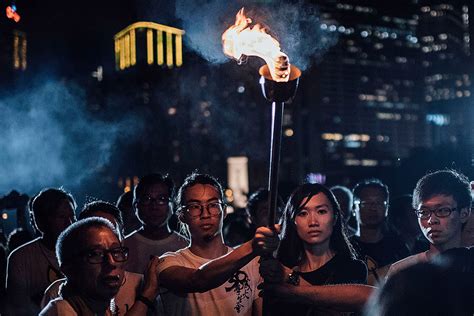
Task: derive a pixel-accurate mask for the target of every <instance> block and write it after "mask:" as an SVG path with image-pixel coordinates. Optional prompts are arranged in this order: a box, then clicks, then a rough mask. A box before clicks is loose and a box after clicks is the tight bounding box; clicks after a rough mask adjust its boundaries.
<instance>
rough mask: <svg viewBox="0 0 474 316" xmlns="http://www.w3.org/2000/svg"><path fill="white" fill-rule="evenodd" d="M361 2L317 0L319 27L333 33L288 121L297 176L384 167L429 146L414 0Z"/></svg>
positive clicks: (332, 173)
mask: <svg viewBox="0 0 474 316" xmlns="http://www.w3.org/2000/svg"><path fill="white" fill-rule="evenodd" d="M359 3H362V2H359ZM363 3H364V4H356V2H354V1H342V2H341V1H333V0H327V1H323V2H320V3H319V4H320V5H319V8H320V15H321V24H320V28H321V31H322V32H323V34H326V36H331V37H334V36H335V37H337V38H338V40H337V44H336V45H334V46H333V47H332V48H330V50H329V51H328V52H327V53H326V54H325V55H324V56H323V58H322V61H321V63H320V64H317V65H314V67H313V68H312V71H311V72H306V73H305V77H304V80H302V88H301V90H302V92H300V93H303V94H304V95H305V96H304V99H303V100H302V101H301V103H302V105H301V107H300V108H298V109H296V108H295V111H294V112H293V113H292V117H291V121H292V124H290V125H289V126H288V127H287V128H290V127H291V125H293V126H294V127H293V129H294V135H292V136H291V137H286V141H287V142H290V143H291V142H292V143H293V149H291V152H288V154H290V155H292V161H298V162H302V165H303V167H299V168H300V170H293V172H294V173H296V174H298V176H299V177H300V178H301V177H302V176H304V175H305V174H309V173H311V172H323V173H328V174H329V175H332V176H333V177H332V179H334V177H336V178H337V177H338V176H341V177H343V176H344V175H346V174H352V175H355V174H356V173H357V172H356V170H354V169H355V168H358V167H361V169H362V167H363V168H364V169H367V168H372V169H373V170H376V169H378V168H386V167H389V168H390V167H393V166H394V165H395V164H396V161H397V158H404V157H407V156H408V155H409V154H410V150H411V149H412V148H414V147H426V146H430V145H431V143H430V140H429V137H427V136H428V131H427V126H428V124H427V123H426V121H425V109H424V107H423V104H422V95H421V90H422V89H421V86H420V84H421V80H420V73H419V71H418V69H419V68H421V67H420V66H419V55H420V43H419V39H418V35H417V28H418V25H419V19H420V17H419V14H418V5H417V4H416V3H415V1H410V0H405V1H401V3H399V2H397V3H396V4H387V3H386V2H385V1H384V2H381V1H364V2H363ZM291 165H295V164H291V163H289V165H288V167H289V168H292V167H291ZM293 168H294V167H293ZM373 172H375V171H373Z"/></svg>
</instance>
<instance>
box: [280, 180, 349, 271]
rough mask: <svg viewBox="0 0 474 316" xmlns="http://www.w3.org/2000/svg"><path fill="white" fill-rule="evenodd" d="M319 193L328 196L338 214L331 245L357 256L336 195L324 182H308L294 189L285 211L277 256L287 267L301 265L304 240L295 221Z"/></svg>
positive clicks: (347, 253) (344, 252)
mask: <svg viewBox="0 0 474 316" xmlns="http://www.w3.org/2000/svg"><path fill="white" fill-rule="evenodd" d="M318 193H323V194H324V195H325V196H326V197H327V198H328V200H329V202H330V203H331V206H332V208H333V210H334V215H335V216H336V223H335V224H334V228H333V233H332V235H331V237H330V241H329V247H330V248H331V249H332V250H334V251H335V252H336V253H338V254H340V255H343V256H347V257H350V258H356V252H355V250H354V248H353V246H352V244H351V243H350V241H349V239H348V238H347V236H346V233H345V227H344V224H343V221H342V212H341V208H340V207H339V203H338V202H337V200H336V197H335V196H334V194H333V193H332V192H331V190H329V189H328V188H326V187H325V186H324V185H322V184H319V183H306V184H303V185H300V186H299V187H297V188H296V189H295V190H294V191H293V193H292V194H291V196H290V198H289V199H288V202H287V203H286V208H285V211H284V213H283V218H282V233H281V235H282V240H281V243H280V248H279V249H278V254H277V258H278V259H279V260H280V261H281V263H282V264H284V265H285V266H287V267H294V266H296V265H299V264H300V263H301V260H303V255H304V248H303V241H302V240H301V238H300V237H299V236H298V233H297V231H296V226H295V223H294V222H295V218H296V215H297V214H298V213H299V211H300V210H301V209H302V208H303V207H304V206H306V204H307V203H308V202H309V200H311V198H312V197H313V196H315V195H316V194H318Z"/></svg>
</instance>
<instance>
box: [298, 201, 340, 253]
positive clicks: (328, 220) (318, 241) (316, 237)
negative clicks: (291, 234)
mask: <svg viewBox="0 0 474 316" xmlns="http://www.w3.org/2000/svg"><path fill="white" fill-rule="evenodd" d="M303 202H304V201H303ZM335 223H336V218H335V213H334V209H333V207H332V205H331V202H330V201H329V199H328V198H327V196H326V195H325V194H324V193H318V194H316V195H314V196H313V197H311V199H310V200H309V201H308V203H306V205H305V206H304V207H303V208H302V209H301V210H300V211H299V212H298V213H297V214H296V216H295V226H296V232H297V234H298V236H299V237H300V238H301V240H303V242H304V243H305V244H308V245H322V244H324V243H329V240H330V238H331V235H332V232H333V227H334V225H335Z"/></svg>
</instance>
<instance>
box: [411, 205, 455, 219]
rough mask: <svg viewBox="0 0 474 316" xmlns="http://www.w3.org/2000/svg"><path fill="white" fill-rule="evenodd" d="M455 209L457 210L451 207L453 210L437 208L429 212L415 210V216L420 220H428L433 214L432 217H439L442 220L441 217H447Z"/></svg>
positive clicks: (421, 209) (424, 209) (426, 210)
mask: <svg viewBox="0 0 474 316" xmlns="http://www.w3.org/2000/svg"><path fill="white" fill-rule="evenodd" d="M456 209H457V207H453V208H450V207H440V208H437V209H434V210H430V209H427V208H420V209H419V210H415V214H416V216H418V218H421V219H428V218H430V217H431V214H433V213H434V215H436V217H441V218H442V217H448V216H449V215H451V213H452V212H453V211H455V210H456Z"/></svg>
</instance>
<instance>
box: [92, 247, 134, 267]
mask: <svg viewBox="0 0 474 316" xmlns="http://www.w3.org/2000/svg"><path fill="white" fill-rule="evenodd" d="M83 254H84V255H85V258H86V260H87V262H89V263H92V264H99V263H103V262H105V261H106V260H107V256H108V254H110V255H111V256H112V258H113V259H114V261H115V262H125V261H127V259H128V248H127V247H116V248H112V249H89V250H86V251H84V252H83Z"/></svg>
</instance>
